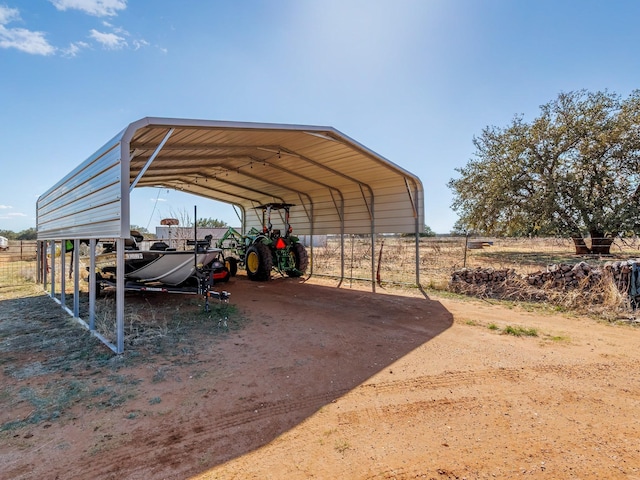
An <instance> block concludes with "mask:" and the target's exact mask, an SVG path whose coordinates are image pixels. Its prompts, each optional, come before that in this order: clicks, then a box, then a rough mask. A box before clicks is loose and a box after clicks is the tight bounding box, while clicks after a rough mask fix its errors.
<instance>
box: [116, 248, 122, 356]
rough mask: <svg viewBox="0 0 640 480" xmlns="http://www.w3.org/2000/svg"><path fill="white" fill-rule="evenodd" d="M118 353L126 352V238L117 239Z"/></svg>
mask: <svg viewBox="0 0 640 480" xmlns="http://www.w3.org/2000/svg"><path fill="white" fill-rule="evenodd" d="M116 330H117V332H116V342H117V343H116V352H115V353H117V354H120V353H123V352H124V238H118V239H116Z"/></svg>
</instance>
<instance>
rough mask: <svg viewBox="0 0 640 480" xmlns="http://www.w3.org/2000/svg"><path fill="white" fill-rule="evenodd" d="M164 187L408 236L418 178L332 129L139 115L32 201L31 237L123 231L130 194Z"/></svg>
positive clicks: (311, 224)
mask: <svg viewBox="0 0 640 480" xmlns="http://www.w3.org/2000/svg"><path fill="white" fill-rule="evenodd" d="M143 186H146V187H163V188H172V189H176V190H181V191H184V192H188V193H193V194H195V195H199V196H201V197H205V198H210V199H214V200H219V201H222V202H227V203H230V204H233V205H236V206H238V207H239V208H240V209H241V210H242V211H243V213H244V225H243V227H244V228H250V227H252V226H259V225H260V221H261V213H260V212H258V211H256V207H258V206H260V205H262V204H265V203H268V202H279V203H291V204H294V205H295V207H293V208H292V209H291V223H292V224H293V225H294V227H295V231H296V233H297V234H326V233H415V232H420V231H422V229H423V226H424V193H423V187H422V183H421V182H420V180H419V179H418V177H417V176H415V175H413V174H411V173H410V172H408V171H406V170H404V169H402V168H401V167H399V166H398V165H396V164H394V163H392V162H390V161H389V160H387V159H385V158H383V157H382V156H380V155H378V154H377V153H375V152H373V151H371V150H369V149H368V148H366V147H365V146H363V145H361V144H359V143H358V142H356V141H354V140H353V139H351V138H349V137H347V136H346V135H344V134H343V133H341V132H339V131H338V130H336V129H334V128H332V127H322V126H306V125H283V124H268V123H243V122H223V121H212V120H189V119H175V118H156V117H147V118H143V119H140V120H138V121H136V122H133V123H131V124H129V125H128V126H127V127H126V128H125V129H124V130H122V131H121V132H120V133H119V134H118V135H116V136H115V137H114V138H113V139H112V140H110V141H109V142H108V143H107V144H105V145H104V146H103V147H102V148H100V149H99V150H98V151H96V153H95V154H93V155H92V156H91V157H89V158H88V159H87V160H85V161H84V162H83V163H82V164H80V165H79V166H78V167H77V168H76V169H74V170H73V171H72V172H71V173H69V174H68V175H67V176H66V177H64V178H63V179H62V180H61V181H60V182H58V183H57V184H56V185H54V186H53V187H52V188H51V189H50V190H49V191H47V192H46V193H45V194H43V195H42V196H41V197H40V198H39V199H38V205H37V213H38V222H37V224H38V238H39V239H68V238H98V237H106V236H112V237H121V238H125V237H128V235H129V224H130V222H129V208H130V205H129V192H130V191H131V190H133V188H135V187H143Z"/></svg>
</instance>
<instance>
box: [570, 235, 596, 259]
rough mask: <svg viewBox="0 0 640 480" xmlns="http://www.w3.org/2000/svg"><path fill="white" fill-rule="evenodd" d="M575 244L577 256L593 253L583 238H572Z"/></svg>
mask: <svg viewBox="0 0 640 480" xmlns="http://www.w3.org/2000/svg"><path fill="white" fill-rule="evenodd" d="M571 238H572V240H573V244H574V245H575V247H576V255H587V254H589V253H591V249H590V248H589V247H587V244H586V243H585V241H584V238H582V237H571Z"/></svg>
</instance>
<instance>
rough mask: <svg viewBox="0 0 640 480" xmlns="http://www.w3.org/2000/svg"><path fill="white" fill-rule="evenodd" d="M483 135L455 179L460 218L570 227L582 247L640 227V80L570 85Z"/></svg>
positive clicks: (473, 224) (500, 229)
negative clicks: (616, 88) (604, 86)
mask: <svg viewBox="0 0 640 480" xmlns="http://www.w3.org/2000/svg"><path fill="white" fill-rule="evenodd" d="M473 142H474V145H475V148H476V152H475V155H474V158H473V159H472V160H470V161H469V162H468V164H467V165H466V166H465V167H462V168H458V169H456V170H457V172H458V173H459V174H460V176H459V178H454V179H452V180H450V182H449V187H450V188H451V189H452V191H453V193H454V201H453V205H452V206H453V208H454V210H455V211H456V212H457V213H458V214H459V216H460V219H459V221H458V224H457V225H458V227H462V228H463V229H465V230H466V229H468V230H474V231H478V232H483V233H490V234H496V235H561V236H570V237H571V238H573V240H574V242H575V245H576V253H609V250H610V246H611V243H612V242H613V239H614V238H615V237H616V236H622V235H629V234H640V90H636V91H634V92H632V93H631V95H630V96H629V97H628V98H626V99H622V98H621V97H620V96H619V95H617V94H615V93H610V92H607V91H604V92H588V91H585V90H581V91H577V92H570V93H561V94H560V95H558V97H557V98H556V99H555V100H553V101H551V102H549V103H547V104H546V105H542V106H541V107H540V115H539V116H538V118H536V119H534V120H533V121H532V122H531V123H527V122H525V121H524V120H523V118H522V117H521V116H516V117H515V118H514V119H513V121H512V122H511V124H510V125H508V126H507V127H505V128H498V127H486V128H485V129H484V130H483V131H482V134H481V135H480V136H478V137H474V139H473ZM587 238H589V240H590V245H588V244H587V241H586V240H587Z"/></svg>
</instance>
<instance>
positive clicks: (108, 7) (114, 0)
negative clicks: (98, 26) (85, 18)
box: [49, 0, 127, 17]
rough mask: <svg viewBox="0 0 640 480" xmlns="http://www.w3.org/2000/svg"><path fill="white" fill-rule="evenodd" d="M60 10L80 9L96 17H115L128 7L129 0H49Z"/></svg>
mask: <svg viewBox="0 0 640 480" xmlns="http://www.w3.org/2000/svg"><path fill="white" fill-rule="evenodd" d="M49 1H50V2H51V3H52V4H53V6H54V7H56V8H57V9H58V10H61V11H65V10H80V11H81V12H84V13H86V14H88V15H93V16H95V17H114V16H116V15H117V14H118V12H119V11H120V10H124V9H126V8H127V0H49Z"/></svg>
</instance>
